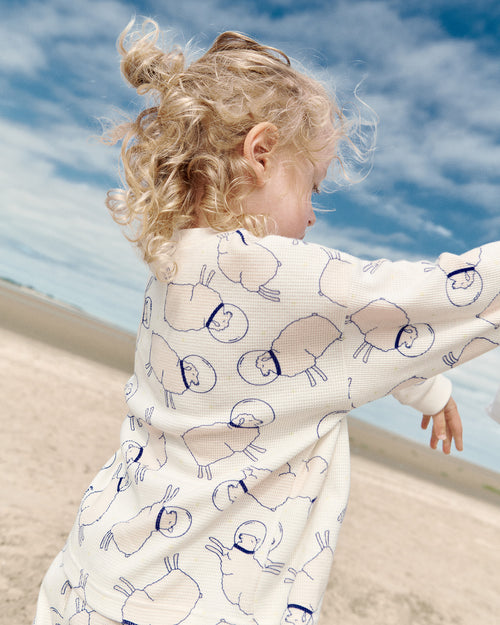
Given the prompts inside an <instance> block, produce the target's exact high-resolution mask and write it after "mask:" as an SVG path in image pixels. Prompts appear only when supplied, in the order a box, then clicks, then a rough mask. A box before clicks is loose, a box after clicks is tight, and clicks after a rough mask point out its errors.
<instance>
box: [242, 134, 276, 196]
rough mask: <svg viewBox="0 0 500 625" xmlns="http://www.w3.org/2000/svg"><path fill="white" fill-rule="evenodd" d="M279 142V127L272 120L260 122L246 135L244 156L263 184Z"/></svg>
mask: <svg viewBox="0 0 500 625" xmlns="http://www.w3.org/2000/svg"><path fill="white" fill-rule="evenodd" d="M277 143H278V129H277V128H276V126H275V125H274V124H272V123H271V122H260V123H259V124H257V125H255V126H254V127H253V128H252V129H251V130H250V131H249V132H248V134H247V136H246V137H245V141H244V143H243V156H244V157H245V158H246V160H247V161H248V162H249V164H250V166H251V167H252V169H253V170H254V172H255V175H256V177H257V184H258V185H262V184H264V182H265V181H266V179H267V173H268V168H269V165H270V157H271V154H272V152H273V150H274V148H275V147H276V145H277Z"/></svg>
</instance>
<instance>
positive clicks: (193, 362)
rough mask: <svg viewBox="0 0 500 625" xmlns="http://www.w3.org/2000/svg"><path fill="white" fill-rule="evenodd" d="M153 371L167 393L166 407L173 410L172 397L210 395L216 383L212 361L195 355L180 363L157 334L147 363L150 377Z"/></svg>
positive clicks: (154, 333) (154, 334)
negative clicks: (190, 392) (188, 392)
mask: <svg viewBox="0 0 500 625" xmlns="http://www.w3.org/2000/svg"><path fill="white" fill-rule="evenodd" d="M152 372H153V373H154V374H155V377H156V379H157V380H158V382H159V383H160V384H161V385H162V387H163V389H164V391H165V404H166V406H167V408H172V409H174V410H175V405H174V401H173V397H172V395H182V394H183V393H185V392H186V391H187V390H188V389H189V390H192V391H194V392H197V393H208V392H209V391H211V390H212V388H213V387H214V386H215V382H216V374H215V371H214V369H213V367H212V365H211V364H210V363H209V362H207V361H206V360H205V359H204V358H202V357H201V356H195V355H190V356H186V357H185V358H184V359H182V360H181V359H180V358H179V356H178V355H177V354H176V353H175V352H174V350H173V349H172V348H171V347H170V345H169V344H168V343H167V341H166V340H165V339H164V338H163V337H162V336H160V335H159V334H157V333H156V332H153V334H152V337H151V350H150V353H149V361H148V362H147V364H146V373H147V374H148V376H150V375H151V373H152ZM202 375H203V379H202Z"/></svg>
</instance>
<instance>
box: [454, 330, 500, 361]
mask: <svg viewBox="0 0 500 625" xmlns="http://www.w3.org/2000/svg"><path fill="white" fill-rule="evenodd" d="M497 346H498V343H495V341H492V340H490V339H487V338H484V337H477V338H474V339H472V340H471V341H469V342H468V343H467V345H465V346H464V347H463V349H462V351H461V352H460V354H459V355H458V356H455V355H454V354H453V352H448V353H447V354H445V355H444V356H443V362H444V364H445V365H448V367H455V366H457V365H461V364H463V363H464V362H467V361H468V360H472V358H476V357H477V356H480V355H481V354H484V353H485V352H487V351H489V350H490V349H494V348H495V347H497Z"/></svg>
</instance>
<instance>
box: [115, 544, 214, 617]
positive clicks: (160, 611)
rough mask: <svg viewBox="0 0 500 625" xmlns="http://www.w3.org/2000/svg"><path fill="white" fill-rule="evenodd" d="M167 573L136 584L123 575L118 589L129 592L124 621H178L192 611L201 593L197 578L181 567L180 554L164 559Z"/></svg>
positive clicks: (123, 611)
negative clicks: (139, 584) (137, 586)
mask: <svg viewBox="0 0 500 625" xmlns="http://www.w3.org/2000/svg"><path fill="white" fill-rule="evenodd" d="M164 562H165V566H166V568H167V573H166V574H165V575H164V576H163V577H161V578H160V579H158V580H156V581H155V582H152V583H151V584H148V585H147V586H144V588H141V589H139V588H135V587H134V586H133V585H132V584H131V583H130V582H129V581H128V580H127V579H125V578H124V577H120V582H121V583H122V584H123V585H122V586H119V585H118V584H117V585H116V586H115V587H114V589H115V590H117V591H118V592H120V593H122V594H123V595H125V596H126V599H125V602H124V604H123V607H122V623H134V624H135V625H178V624H179V623H182V621H184V620H185V619H186V618H187V617H188V616H189V615H190V614H191V612H192V611H193V609H194V608H195V606H196V604H197V603H198V600H199V599H200V598H201V597H202V594H201V592H200V587H199V586H198V584H197V583H196V581H195V580H194V579H193V578H192V577H190V576H189V575H188V574H187V573H184V571H182V570H181V569H180V568H179V554H178V553H176V554H175V555H174V556H173V558H172V562H170V559H169V558H168V557H167V558H165V559H164Z"/></svg>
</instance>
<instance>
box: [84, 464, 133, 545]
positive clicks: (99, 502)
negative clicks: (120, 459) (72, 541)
mask: <svg viewBox="0 0 500 625" xmlns="http://www.w3.org/2000/svg"><path fill="white" fill-rule="evenodd" d="M122 466H123V465H122V464H121V463H120V464H119V465H118V468H117V469H116V471H115V473H114V474H113V477H112V478H111V481H110V482H109V484H108V485H107V486H106V487H105V488H103V489H102V490H97V489H95V488H94V487H93V486H92V485H91V486H89V488H88V489H87V491H86V492H85V494H84V496H83V498H82V501H81V503H80V509H79V511H78V516H77V523H78V526H79V530H78V539H79V542H80V544H82V543H83V541H84V537H85V528H86V527H88V526H90V525H93V524H94V523H97V521H99V520H100V519H101V518H102V517H103V516H104V515H105V514H106V512H107V511H108V510H109V508H110V507H111V505H112V504H113V503H114V501H115V499H116V498H117V497H118V496H119V494H120V493H122V492H123V491H125V490H127V488H128V487H129V486H130V485H131V481H130V479H129V477H128V474H127V473H126V472H123V473H122Z"/></svg>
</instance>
